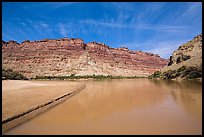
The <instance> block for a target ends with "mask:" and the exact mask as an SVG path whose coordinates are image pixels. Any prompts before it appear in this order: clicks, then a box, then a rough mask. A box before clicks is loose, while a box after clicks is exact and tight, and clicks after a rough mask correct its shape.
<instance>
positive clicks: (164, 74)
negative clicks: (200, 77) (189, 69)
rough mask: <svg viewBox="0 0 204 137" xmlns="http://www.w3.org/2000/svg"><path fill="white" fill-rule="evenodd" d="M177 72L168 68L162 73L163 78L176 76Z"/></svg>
mask: <svg viewBox="0 0 204 137" xmlns="http://www.w3.org/2000/svg"><path fill="white" fill-rule="evenodd" d="M178 75H179V74H178V73H177V72H176V70H168V71H166V72H164V73H163V77H162V78H163V79H173V78H176V77H177V76H178Z"/></svg>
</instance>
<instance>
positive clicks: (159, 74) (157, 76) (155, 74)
mask: <svg viewBox="0 0 204 137" xmlns="http://www.w3.org/2000/svg"><path fill="white" fill-rule="evenodd" d="M160 77H161V72H160V71H156V72H154V74H152V75H150V76H149V77H148V78H150V79H152V78H160Z"/></svg>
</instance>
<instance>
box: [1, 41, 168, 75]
mask: <svg viewBox="0 0 204 137" xmlns="http://www.w3.org/2000/svg"><path fill="white" fill-rule="evenodd" d="M167 63H168V60H166V59H162V58H160V57H159V55H156V54H152V53H148V52H141V51H131V50H129V49H128V48H125V47H121V48H111V47H109V46H107V45H105V44H104V43H99V42H90V43H87V44H85V43H84V41H83V40H81V39H78V38H70V39H69V38H62V39H44V40H40V41H28V40H26V41H23V42H22V43H21V44H19V43H17V42H15V41H8V42H5V41H2V65H3V68H4V69H12V70H14V71H18V72H20V73H21V74H23V75H25V76H26V77H28V78H31V77H36V76H69V75H71V74H73V75H81V76H83V75H112V76H148V75H150V74H152V73H154V72H155V71H158V70H160V69H161V68H163V67H164V66H165V65H167Z"/></svg>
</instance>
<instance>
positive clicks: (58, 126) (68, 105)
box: [5, 79, 202, 135]
mask: <svg viewBox="0 0 204 137" xmlns="http://www.w3.org/2000/svg"><path fill="white" fill-rule="evenodd" d="M5 134H185V135H186V134H202V84H201V82H195V81H183V82H175V81H165V80H148V79H121V80H89V81H87V82H86V88H85V89H84V90H82V91H81V92H80V93H78V94H77V95H75V96H73V97H71V98H69V99H67V100H66V101H65V102H63V103H61V104H59V105H57V106H55V107H54V108H52V109H49V110H48V111H46V112H45V113H42V114H40V115H39V116H37V117H35V118H33V119H31V120H29V121H27V122H25V123H24V124H22V125H19V126H17V127H15V128H13V129H11V130H9V131H8V132H6V133H5Z"/></svg>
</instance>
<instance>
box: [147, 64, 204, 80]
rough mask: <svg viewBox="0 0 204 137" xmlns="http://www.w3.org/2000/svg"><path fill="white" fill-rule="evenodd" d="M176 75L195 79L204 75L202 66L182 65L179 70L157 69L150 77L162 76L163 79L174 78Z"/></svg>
mask: <svg viewBox="0 0 204 137" xmlns="http://www.w3.org/2000/svg"><path fill="white" fill-rule="evenodd" d="M176 77H181V78H184V79H195V78H200V77H202V68H201V69H200V68H197V67H186V66H182V67H180V68H179V69H178V70H177V71H176V70H168V71H165V72H163V73H161V72H160V71H156V72H155V73H154V74H152V75H150V76H149V77H148V78H150V79H152V78H161V79H174V78H176Z"/></svg>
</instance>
